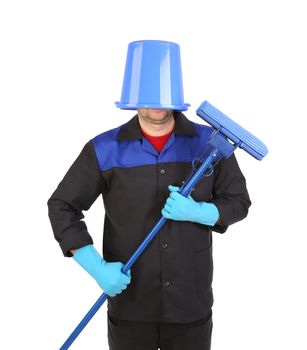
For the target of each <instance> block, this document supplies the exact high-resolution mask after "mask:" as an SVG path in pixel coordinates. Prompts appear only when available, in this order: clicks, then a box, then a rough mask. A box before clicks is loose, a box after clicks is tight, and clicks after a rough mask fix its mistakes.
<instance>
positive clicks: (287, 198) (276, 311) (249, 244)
mask: <svg viewBox="0 0 307 350" xmlns="http://www.w3.org/2000/svg"><path fill="white" fill-rule="evenodd" d="M306 31H307V26H306V11H305V10H304V8H303V1H295V0H291V1H283V0H280V1H270V0H266V1H262V0H261V1H259V0H258V1H246V0H245V1H243V0H242V1H239V0H233V1H193V0H190V1H186V2H183V1H178V0H177V1H165V0H163V1H161V0H155V1H152V2H146V1H136V0H130V1H121V2H120V1H113V2H107V1H77V0H75V1H68V0H61V1H58V0H53V1H42V0H40V1H38V0H37V1H34V0H28V1H14V0H10V1H5V0H4V1H2V2H1V5H0V35H1V39H0V40H1V41H0V49H1V54H0V61H1V62H0V73H1V76H0V89H1V95H0V98H1V104H0V115H1V138H0V142H1V192H0V193H1V201H0V203H1V204H0V205H1V252H0V259H1V264H0V266H1V279H0V281H1V289H0V291H1V299H0V303H1V305H0V310H1V311H0V317H1V330H0V331H1V338H0V348H1V349H14V350H15V349H32V350H34V349H35V350H36V349H39V350H41V349H44V350H49V349H51V350H54V349H58V348H59V347H60V345H62V343H63V342H64V340H65V339H66V338H67V337H68V335H69V334H70V332H71V331H72V330H73V329H74V327H75V326H76V325H77V324H78V322H79V321H80V320H81V318H82V317H83V316H84V314H85V313H86V312H87V311H88V310H89V308H90V307H91V306H92V304H93V303H94V302H95V301H96V299H97V298H98V297H99V295H100V294H101V291H100V290H99V287H98V286H97V284H96V282H95V281H94V280H92V279H91V277H90V276H88V275H87V274H86V272H84V271H83V270H82V269H81V268H80V267H79V266H78V265H77V264H76V263H75V262H74V261H73V260H72V259H68V258H64V257H63V255H62V252H61V251H60V249H59V247H58V244H57V242H56V241H55V240H54V238H53V233H52V230H51V226H50V222H49V219H48V216H47V204H46V203H47V199H48V198H49V197H50V195H51V194H52V192H53V191H54V190H55V188H56V186H57V184H58V183H59V182H60V180H61V179H62V177H63V176H64V174H65V173H66V171H67V170H68V167H69V166H70V165H71V163H72V162H73V161H74V159H75V158H76V157H77V155H78V154H79V152H80V151H81V149H82V147H83V145H84V144H85V143H86V142H87V141H88V140H89V139H91V138H92V137H94V136H96V135H97V134H99V133H101V132H103V131H106V130H108V129H110V128H113V127H116V126H119V125H121V124H123V123H125V122H126V121H127V120H128V119H130V118H131V117H132V116H133V115H134V112H131V111H130V112H129V111H122V110H118V109H116V107H115V106H114V101H117V100H118V99H119V98H120V93H121V87H122V79H123V72H124V65H125V59H126V50H127V45H128V43H129V42H130V41H133V40H140V39H159V40H169V41H175V42H177V43H179V44H180V46H181V59H182V68H183V79H184V91H185V100H186V101H185V102H189V103H191V105H192V106H191V108H190V109H189V110H188V111H187V112H186V116H187V117H188V118H190V119H191V120H193V121H196V122H200V123H201V122H202V120H201V119H200V118H199V117H197V115H196V114H195V110H196V108H197V107H198V106H199V105H200V103H201V102H202V101H203V100H205V99H206V100H209V101H210V102H211V103H212V104H213V105H215V106H216V107H217V108H219V109H220V110H221V111H223V112H224V113H225V114H227V115H229V116H230V117H232V118H233V119H234V120H235V121H236V122H237V123H239V124H241V125H242V126H243V127H245V128H247V129H248V130H250V131H251V132H252V133H254V134H255V135H256V136H257V137H259V138H260V139H261V140H263V141H264V143H266V145H267V146H268V148H269V151H270V153H269V155H268V156H267V157H266V158H265V159H263V160H262V161H261V162H259V161H257V160H255V159H254V158H252V157H250V156H249V155H248V154H246V153H245V152H243V151H242V150H238V151H237V152H236V155H237V158H238V160H239V163H240V167H241V169H242V171H243V173H244V175H245V177H246V179H247V185H248V189H249V193H250V197H251V200H252V202H253V204H252V207H251V209H250V213H249V216H248V217H247V219H246V220H244V221H241V222H239V223H237V224H235V225H233V226H232V227H230V228H229V230H228V231H227V233H225V234H224V235H220V234H218V233H215V234H214V268H215V271H214V295H215V304H214V309H213V311H214V319H213V321H214V330H213V337H212V349H213V350H223V349H228V350H229V349H230V350H246V349H248V350H256V349H257V350H258V349H262V350H271V349H279V350H285V349H287V350H288V349H295V350H305V349H306V348H307V340H306V333H305V334H304V332H306V322H307V316H306V315H307V305H306V295H307V287H306V267H307V264H306V243H307V240H306V228H305V218H306V217H305V215H306V210H305V209H306V204H305V203H306V185H305V180H306V173H305V170H304V169H303V164H304V159H305V158H306V153H305V152H306V143H305V140H306V139H307V138H306V136H305V135H306V134H305V127H304V126H303V123H304V122H305V120H306V110H307V109H306V104H305V101H306V91H307V89H306V81H307V74H306V73H307V72H306V62H307V55H306V34H304V33H306ZM305 125H306V124H305ZM85 215H86V222H87V225H88V228H89V231H90V232H91V235H92V236H93V239H94V242H95V246H97V248H100V247H101V244H102V229H103V204H102V201H101V199H100V198H99V200H97V202H95V203H94V205H93V206H92V208H91V209H90V210H89V211H88V212H87V213H85ZM187 297H188V296H187ZM106 332H107V328H106V304H104V305H103V307H102V308H101V310H99V312H98V313H97V314H96V315H95V317H94V319H93V320H92V321H91V322H90V324H89V325H88V326H87V327H86V329H85V330H84V331H83V332H82V333H81V335H80V336H79V337H78V339H77V340H76V341H75V343H74V344H73V346H72V347H71V348H72V349H91V350H94V349H107V335H106V334H107V333H106Z"/></svg>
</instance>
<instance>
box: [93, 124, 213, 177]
mask: <svg viewBox="0 0 307 350" xmlns="http://www.w3.org/2000/svg"><path fill="white" fill-rule="evenodd" d="M193 124H194V126H195V129H196V132H197V136H195V137H192V136H187V135H183V134H177V135H175V137H173V139H174V142H173V143H172V144H171V145H170V146H169V148H168V149H167V150H166V151H165V152H163V153H161V156H160V157H159V162H192V160H193V159H194V158H196V157H198V156H200V155H201V153H202V152H203V151H204V149H205V146H206V144H207V142H208V139H209V136H210V135H211V133H212V131H213V129H212V128H210V127H208V126H205V125H202V124H197V123H193ZM120 128H121V126H119V127H117V128H115V129H111V130H108V131H106V132H103V133H101V134H99V135H97V136H96V137H94V138H93V139H92V142H93V145H94V148H95V152H96V156H97V159H98V163H99V168H100V170H101V171H105V170H108V169H111V168H114V167H121V168H131V167H137V166H143V165H151V164H157V162H158V158H157V156H155V155H154V154H153V153H151V152H148V151H146V150H145V149H144V147H143V140H140V139H135V140H127V141H124V140H121V141H118V140H117V135H118V132H119V130H120ZM172 136H173V135H172Z"/></svg>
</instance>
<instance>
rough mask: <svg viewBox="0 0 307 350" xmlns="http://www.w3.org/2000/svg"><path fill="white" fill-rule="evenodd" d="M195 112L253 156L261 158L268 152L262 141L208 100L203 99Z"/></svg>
mask: <svg viewBox="0 0 307 350" xmlns="http://www.w3.org/2000/svg"><path fill="white" fill-rule="evenodd" d="M196 113H197V115H198V116H199V117H201V118H202V119H204V120H205V121H206V122H207V123H208V124H210V125H211V126H212V127H213V128H214V129H216V130H218V132H219V133H221V134H223V135H224V136H225V137H227V138H228V139H229V140H230V141H231V142H232V143H234V144H235V145H236V146H237V147H240V148H242V149H243V150H244V151H246V152H247V153H249V154H250V155H251V156H253V157H254V158H256V159H258V160H261V159H262V158H263V157H265V156H266V155H267V154H268V149H267V147H266V146H265V144H264V143H263V142H261V141H260V140H259V139H258V138H257V137H255V136H254V135H252V134H251V133H250V132H248V131H247V130H245V129H244V128H242V126H240V125H238V124H237V123H235V122H234V121H233V120H232V119H230V118H229V117H227V116H226V115H225V114H223V113H222V112H221V111H219V110H218V109H217V108H215V107H214V106H212V105H211V104H210V103H209V102H208V101H204V102H203V103H202V104H201V105H200V107H199V108H198V109H197V111H196Z"/></svg>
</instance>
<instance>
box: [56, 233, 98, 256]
mask: <svg viewBox="0 0 307 350" xmlns="http://www.w3.org/2000/svg"><path fill="white" fill-rule="evenodd" d="M89 244H94V242H93V239H92V237H91V236H90V234H89V233H88V232H74V233H71V234H69V235H67V236H65V237H64V238H63V240H62V241H61V242H60V247H61V249H62V252H63V255H64V256H65V257H72V256H73V254H72V253H71V252H70V250H73V249H79V248H82V247H84V246H86V245H89Z"/></svg>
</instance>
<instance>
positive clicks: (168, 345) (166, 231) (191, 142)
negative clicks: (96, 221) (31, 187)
mask: <svg viewBox="0 0 307 350" xmlns="http://www.w3.org/2000/svg"><path fill="white" fill-rule="evenodd" d="M146 65H147V66H149V68H150V69H148V67H147V68H146ZM140 67H141V68H140ZM144 67H145V68H144ZM161 67H162V68H161ZM174 67H175V68H174ZM142 69H143V70H142ZM161 72H162V73H161ZM170 72H171V73H170ZM157 76H158V77H159V81H158V83H156V81H155V79H156V77H157ZM117 106H118V107H119V108H125V109H136V110H137V114H136V115H135V116H134V117H133V118H132V119H131V120H130V121H128V122H127V123H126V124H123V125H121V126H119V127H117V128H115V129H112V130H108V131H106V132H103V133H102V134H100V135H97V136H96V137H94V138H93V139H92V140H90V141H89V142H88V143H87V144H86V145H85V146H84V148H83V150H82V151H81V153H80V154H79V156H78V157H77V159H76V160H75V162H74V163H73V164H72V166H71V167H70V169H69V170H68V172H67V174H66V175H65V176H64V178H63V180H62V181H61V182H60V184H59V185H58V187H57V189H56V190H55V191H54V193H53V194H52V196H51V197H50V199H49V200H48V206H49V217H50V220H51V224H52V227H53V231H54V235H55V238H56V239H57V241H58V242H59V244H60V246H61V249H62V251H63V254H64V255H65V256H73V258H74V260H75V261H76V262H77V263H79V264H80V265H81V266H82V267H83V268H84V269H85V270H86V271H87V272H88V273H89V274H90V275H91V276H92V277H94V279H95V280H96V281H97V283H98V284H99V286H100V287H101V288H102V289H103V290H104V291H105V292H106V293H107V294H108V295H109V296H110V297H109V298H108V341H109V346H110V349H111V350H123V349H125V350H126V349H142V350H149V349H158V348H160V349H161V350H171V349H176V350H183V349H193V350H200V349H204V350H209V349H210V347H211V332H212V310H211V307H212V304H213V294H212V288H211V284H212V274H213V263H212V231H217V232H221V233H222V232H225V231H226V230H227V227H228V226H229V225H230V224H233V223H235V222H237V221H239V220H242V219H243V218H245V217H246V215H247V213H248V208H249V206H250V204H251V202H250V200H249V196H248V192H247V189H246V185H245V179H244V176H243V174H242V173H241V171H240V168H239V166H238V163H237V161H236V158H235V156H234V155H232V156H231V157H230V158H228V159H227V160H222V161H221V162H220V163H219V165H218V166H217V167H216V169H215V170H214V172H213V173H212V174H211V175H208V176H206V177H204V178H202V179H201V180H200V181H199V182H198V183H197V185H196V186H195V188H194V189H193V191H192V193H191V195H190V196H189V197H188V198H186V197H184V196H182V195H181V194H180V193H178V189H179V187H180V186H181V185H182V182H183V181H184V179H185V178H186V176H187V175H188V174H189V172H190V169H191V162H192V161H193V160H194V159H197V157H199V156H200V155H201V154H202V152H203V150H204V148H205V146H206V144H207V142H208V139H209V137H210V135H211V133H212V129H211V128H209V127H207V126H204V125H201V124H197V123H193V122H191V121H189V120H188V119H187V118H186V117H185V116H184V114H183V113H182V112H181V111H183V110H186V109H187V106H188V105H187V104H184V103H183V93H182V86H181V67H180V56H179V47H178V45H177V44H174V43H170V42H162V41H151V40H150V41H139V42H133V43H130V45H129V48H128V56H127V63H126V71H125V78H124V84H123V92H122V98H121V101H120V102H119V103H117ZM100 194H102V198H103V201H104V206H105V221H104V236H103V257H102V256H101V255H100V254H99V253H98V251H97V250H96V249H95V248H94V246H93V240H92V238H91V236H90V234H89V233H88V231H87V227H86V224H85V223H84V221H82V219H83V218H84V216H83V214H82V211H84V210H88V209H89V208H90V206H91V205H92V203H93V202H94V201H95V200H96V198H97V197H98V196H99V195H100ZM161 214H162V215H163V216H164V217H166V218H167V219H169V220H167V221H166V223H165V225H164V226H163V227H162V229H161V230H160V231H159V233H158V234H157V236H156V237H155V238H154V240H153V241H152V242H151V243H150V245H149V246H148V247H147V249H146V250H145V251H144V252H143V253H142V255H141V256H140V257H139V259H138V260H137V261H136V262H135V264H134V265H133V266H132V271H130V270H129V271H128V273H127V275H125V274H123V273H122V272H121V268H122V267H123V264H124V263H125V262H126V261H127V260H128V259H129V257H130V256H131V255H132V254H133V253H134V251H135V249H136V248H137V247H138V246H139V244H140V243H141V242H142V241H143V240H144V238H145V237H146V235H147V234H148V232H149V231H150V230H151V229H152V227H153V226H154V225H155V224H156V222H157V221H158V220H159V219H160V217H161Z"/></svg>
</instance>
